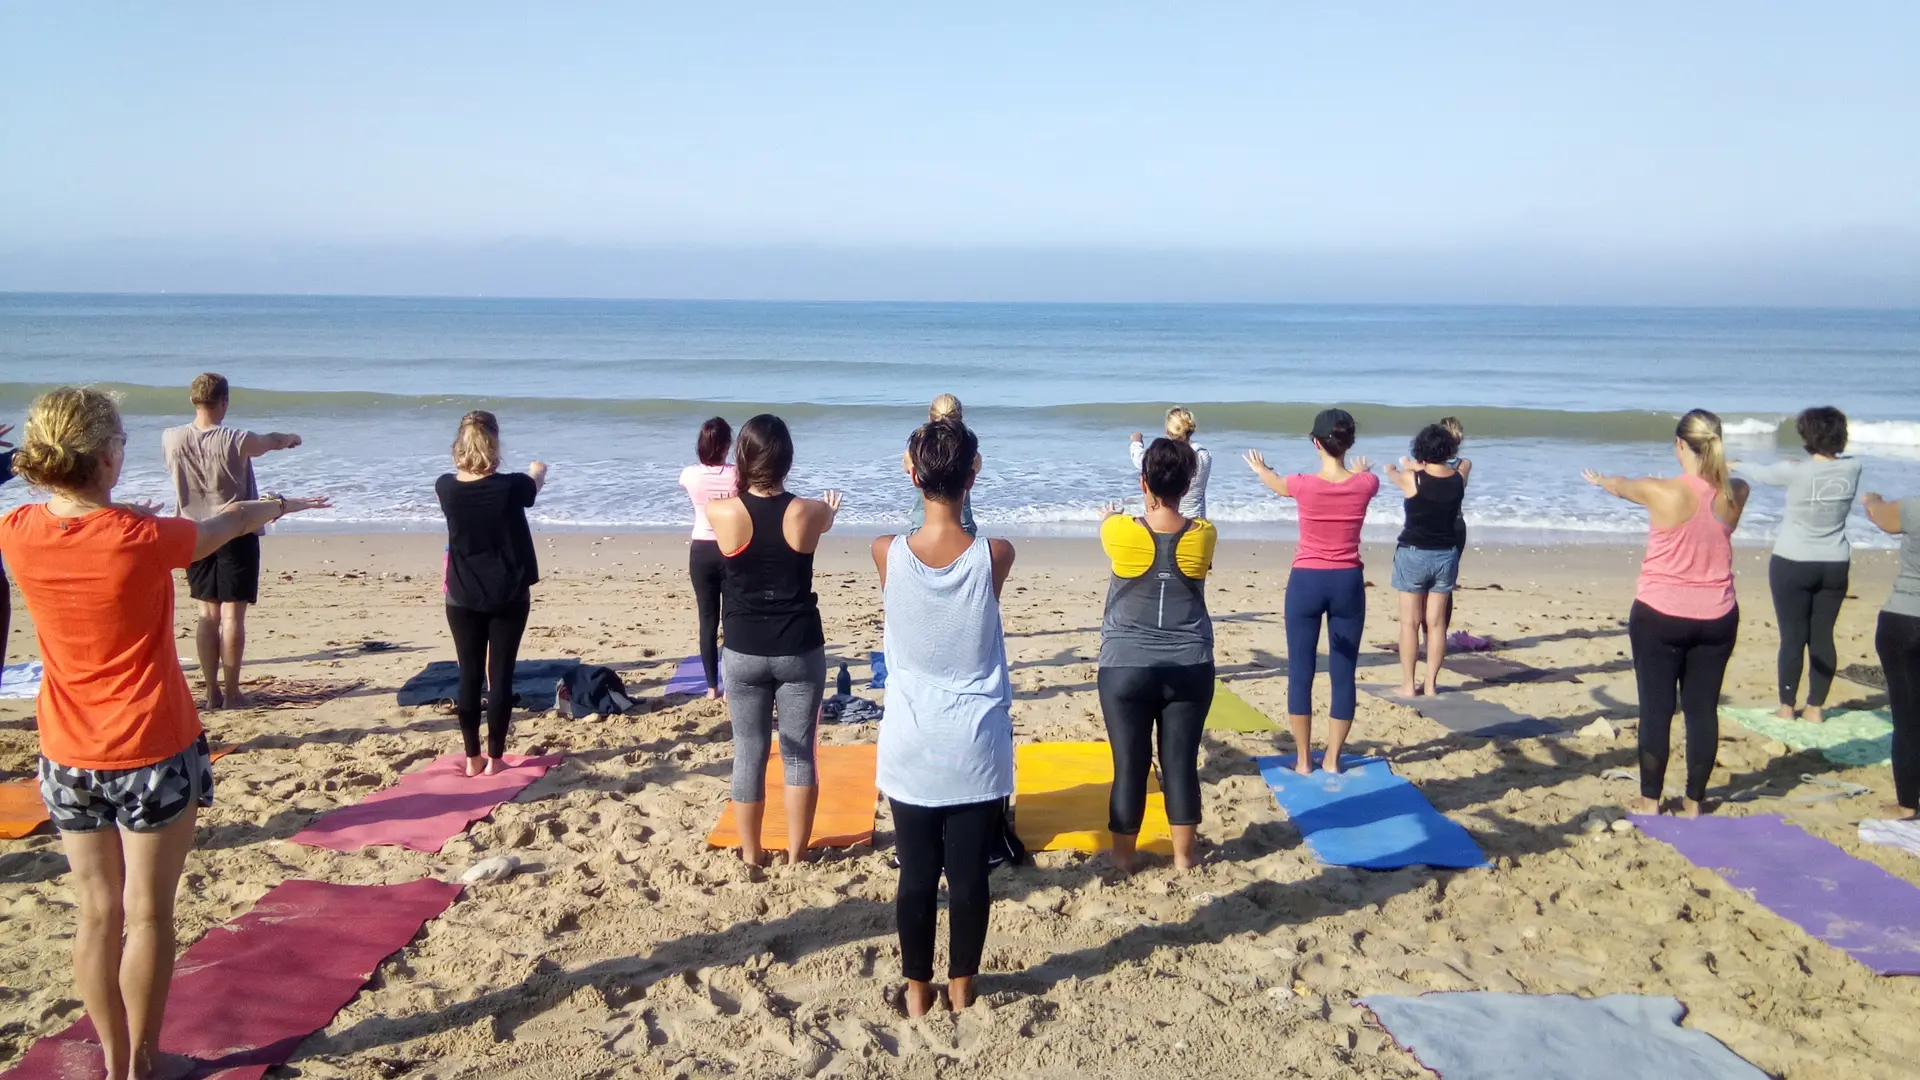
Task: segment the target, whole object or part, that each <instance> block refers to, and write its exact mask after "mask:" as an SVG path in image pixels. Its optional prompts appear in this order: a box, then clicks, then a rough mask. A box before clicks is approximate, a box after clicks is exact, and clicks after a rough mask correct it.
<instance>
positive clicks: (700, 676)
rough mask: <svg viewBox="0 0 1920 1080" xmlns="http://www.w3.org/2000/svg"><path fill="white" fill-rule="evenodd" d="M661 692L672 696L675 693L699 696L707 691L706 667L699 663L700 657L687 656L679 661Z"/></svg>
mask: <svg viewBox="0 0 1920 1080" xmlns="http://www.w3.org/2000/svg"><path fill="white" fill-rule="evenodd" d="M660 692H661V693H662V694H665V695H667V696H668V697H672V696H673V695H675V694H687V695H690V696H693V697H700V696H702V695H704V694H705V693H706V692H707V669H706V668H705V667H703V666H701V664H700V658H699V657H697V656H689V657H687V658H686V659H685V660H682V661H680V666H679V667H677V668H674V669H673V678H671V679H668V680H667V685H666V686H665V687H664V688H662V689H661V691H660Z"/></svg>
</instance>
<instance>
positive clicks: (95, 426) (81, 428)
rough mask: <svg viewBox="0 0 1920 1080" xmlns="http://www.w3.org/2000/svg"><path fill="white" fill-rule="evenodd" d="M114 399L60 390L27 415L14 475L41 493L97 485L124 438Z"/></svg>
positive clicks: (79, 390)
mask: <svg viewBox="0 0 1920 1080" xmlns="http://www.w3.org/2000/svg"><path fill="white" fill-rule="evenodd" d="M125 431H126V429H125V428H123V427H122V426H121V424H120V409H119V407H118V406H117V405H115V404H114V400H113V395H111V394H109V393H107V392H106V391H104V390H96V389H94V388H93V387H91V386H78V387H76V386H62V387H60V388H58V389H56V390H49V391H48V392H46V393H44V394H42V395H40V397H39V398H37V399H35V401H34V403H33V405H32V406H31V407H29V408H28V409H27V424H26V430H25V434H24V435H22V437H21V439H20V449H19V450H18V451H16V452H15V453H14V456H13V471H14V474H15V475H16V476H19V477H20V478H21V479H23V480H25V481H26V482H27V483H29V484H32V485H34V486H35V487H41V488H52V489H55V490H59V491H73V490H77V489H80V488H85V487H87V486H89V485H91V484H92V483H93V482H94V481H95V480H97V479H99V475H100V469H101V468H102V467H103V466H104V465H105V463H106V455H107V449H108V448H109V447H110V446H111V445H112V443H113V440H115V439H119V438H124V437H125Z"/></svg>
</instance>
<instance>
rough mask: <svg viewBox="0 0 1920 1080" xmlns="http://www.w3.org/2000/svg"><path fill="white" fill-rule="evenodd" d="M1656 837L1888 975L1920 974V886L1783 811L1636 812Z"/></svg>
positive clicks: (1638, 820) (1643, 827) (1644, 827)
mask: <svg viewBox="0 0 1920 1080" xmlns="http://www.w3.org/2000/svg"><path fill="white" fill-rule="evenodd" d="M1633 820H1634V822H1635V823H1636V824H1638V825H1639V826H1640V828H1641V830H1642V831H1644V832H1645V833H1646V834H1647V835H1648V836H1651V837H1653V838H1654V839H1656V840H1664V841H1666V842H1667V843H1669V844H1671V845H1673V847H1674V849H1675V850H1677V851H1679V852H1680V854H1682V855H1685V856H1686V857H1687V859H1688V860H1689V861H1691V862H1692V863H1693V864H1694V865H1696V866H1703V867H1706V868H1707V869H1709V870H1712V871H1713V872H1714V873H1716V874H1719V875H1720V876H1721V877H1722V878H1724V879H1726V882H1727V884H1729V885H1731V886H1733V887H1734V888H1735V889H1737V890H1739V891H1740V892H1743V893H1745V894H1747V895H1748V896H1749V897H1751V898H1752V899H1753V900H1754V902H1756V903H1758V904H1760V905H1761V906H1762V907H1765V908H1766V909H1767V910H1769V911H1771V912H1773V913H1774V914H1775V915H1778V916H1780V917H1781V918H1783V919H1786V920H1787V921H1788V922H1791V923H1796V924H1798V925H1799V926H1800V928H1801V929H1803V930H1805V931H1806V932H1807V933H1809V934H1812V935H1813V936H1814V937H1817V938H1819V939H1820V940H1822V941H1824V942H1826V943H1827V944H1829V945H1831V946H1833V947H1834V948H1836V949H1839V950H1841V951H1842V952H1845V953H1846V954H1847V955H1849V956H1851V957H1853V958H1854V959H1855V960H1858V961H1860V962H1861V963H1862V964H1865V965H1866V966H1867V967H1868V968H1869V969H1871V970H1872V971H1874V972H1875V973H1877V974H1880V975H1920V888H1915V887H1914V886H1912V885H1910V884H1908V883H1907V882H1905V881H1902V880H1900V879H1899V878H1897V877H1894V876H1893V875H1892V874H1889V873H1887V872H1886V871H1885V870H1882V869H1880V868H1879V867H1877V866H1875V865H1873V864H1872V863H1870V862H1866V861H1863V860H1861V859H1856V858H1854V857H1853V856H1851V855H1848V854H1847V853H1846V852H1844V851H1841V850H1840V849H1839V848H1837V847H1834V846H1833V845H1832V844H1829V843H1827V842H1826V841H1825V840H1822V839H1820V838H1818V837H1815V836H1809V835H1808V834H1806V833H1805V832H1802V831H1801V830H1800V829H1798V828H1796V827H1794V826H1792V825H1789V824H1787V823H1786V822H1785V821H1784V820H1782V819H1781V818H1780V817H1779V816H1778V815H1775V814H1756V815H1754V816H1752V817H1737V818H1736V817H1703V818H1675V817H1659V816H1652V815H1646V814H1635V815H1633Z"/></svg>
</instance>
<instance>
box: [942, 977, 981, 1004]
mask: <svg viewBox="0 0 1920 1080" xmlns="http://www.w3.org/2000/svg"><path fill="white" fill-rule="evenodd" d="M978 997H979V995H978V994H975V993H974V991H973V977H972V976H971V975H963V976H960V977H958V978H956V979H954V980H952V981H951V982H949V983H947V1008H949V1009H952V1010H953V1011H955V1012H959V1011H960V1010H961V1009H964V1008H966V1007H967V1006H969V1005H972V1004H973V1003H974V1001H975V1000H976V999H977V998H978Z"/></svg>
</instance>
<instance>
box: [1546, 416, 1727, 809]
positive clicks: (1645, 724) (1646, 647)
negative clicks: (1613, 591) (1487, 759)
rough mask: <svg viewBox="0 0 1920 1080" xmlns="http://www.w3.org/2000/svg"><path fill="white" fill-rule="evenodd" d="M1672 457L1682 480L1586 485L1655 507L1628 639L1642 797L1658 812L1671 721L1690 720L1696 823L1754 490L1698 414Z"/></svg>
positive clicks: (1715, 425)
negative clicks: (1738, 551)
mask: <svg viewBox="0 0 1920 1080" xmlns="http://www.w3.org/2000/svg"><path fill="white" fill-rule="evenodd" d="M1673 454H1674V457H1676V458H1678V459H1679V461H1680V468H1681V475H1679V476H1675V477H1648V478H1646V479H1642V480H1629V479H1627V478H1626V477H1623V476H1602V475H1600V474H1599V473H1596V472H1594V471H1593V470H1591V469H1589V470H1587V471H1586V473H1585V474H1584V475H1585V476H1586V478H1587V482H1588V483H1591V484H1594V485H1596V486H1598V487H1600V488H1602V489H1603V490H1605V491H1607V492H1610V493H1612V494H1614V495H1618V496H1620V497H1621V498H1623V499H1626V500H1628V501H1630V502H1636V503H1639V504H1640V505H1641V506H1644V507H1646V508H1647V516H1648V518H1649V524H1650V529H1649V531H1648V533H1647V557H1646V559H1645V561H1644V562H1642V563H1641V566H1640V584H1639V587H1638V589H1636V590H1635V594H1634V601H1633V612H1632V614H1631V615H1629V616H1628V618H1627V640H1628V641H1629V642H1631V643H1632V645H1633V672H1634V676H1635V679H1636V681H1637V682H1638V683H1639V684H1640V800H1639V802H1638V804H1637V805H1636V807H1635V809H1636V810H1637V811H1638V812H1640V813H1643V814H1657V813H1659V812H1660V809H1661V806H1660V800H1661V795H1662V793H1663V791H1664V788H1665V783H1666V775H1667V756H1668V753H1669V747H1670V743H1671V738H1672V729H1673V714H1674V712H1675V710H1676V708H1677V709H1679V710H1680V711H1682V712H1684V713H1685V715H1686V725H1687V786H1686V792H1685V797H1684V798H1683V799H1682V801H1681V805H1682V809H1683V812H1684V813H1685V814H1686V815H1687V816H1688V817H1698V816H1700V814H1701V813H1702V812H1703V810H1704V803H1705V802H1706V797H1707V778H1708V777H1709V776H1711V775H1712V773H1713V765H1714V753H1715V750H1716V749H1717V747H1718V744H1719V741H1720V684H1721V680H1722V679H1723V678H1724V677H1725V675H1726V672H1727V661H1728V659H1730V658H1731V657H1732V656H1733V643H1734V639H1735V638H1736V636H1737V635H1738V633H1739V630H1740V608H1739V606H1738V605H1737V604H1736V603H1735V602H1734V595H1733V530H1734V528H1735V527H1736V526H1738V525H1739V524H1740V514H1741V512H1742V511H1743V510H1745V509H1746V506H1747V492H1748V490H1749V489H1748V487H1747V483H1746V481H1744V480H1733V479H1730V478H1729V477H1728V475H1727V455H1726V448H1725V446H1724V445H1723V444H1722V442H1721V439H1720V418H1719V417H1718V416H1715V415H1714V414H1712V413H1710V412H1708V411H1706V410H1705V409H1695V410H1693V411H1692V412H1690V413H1688V414H1687V415H1685V416H1683V417H1681V418H1680V425H1679V427H1678V428H1677V429H1675V431H1674V438H1673Z"/></svg>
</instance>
